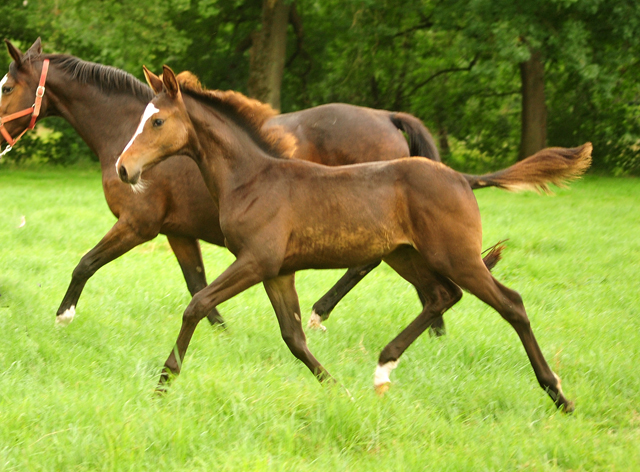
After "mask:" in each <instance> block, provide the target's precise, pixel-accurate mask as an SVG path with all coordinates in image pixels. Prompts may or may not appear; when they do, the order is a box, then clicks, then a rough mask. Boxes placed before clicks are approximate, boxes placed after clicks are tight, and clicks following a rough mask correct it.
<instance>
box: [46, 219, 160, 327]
mask: <svg viewBox="0 0 640 472" xmlns="http://www.w3.org/2000/svg"><path fill="white" fill-rule="evenodd" d="M157 234H158V233H157V232H155V233H154V232H148V233H147V234H140V233H139V232H137V231H135V229H134V228H133V227H132V226H131V225H129V224H128V223H126V222H124V221H123V220H118V221H117V222H116V224H115V225H113V227H112V228H111V229H110V230H109V232H108V233H107V234H106V235H105V236H104V237H103V238H102V240H101V241H100V242H99V243H98V244H97V245H96V246H95V247H94V248H93V249H91V250H90V251H89V252H88V253H86V254H85V255H84V256H83V257H82V259H80V262H79V263H78V265H77V266H76V268H75V269H74V270H73V275H72V277H71V284H70V285H69V288H68V289H67V293H66V294H65V296H64V298H63V300H62V303H61V304H60V308H58V311H57V313H56V324H57V325H60V326H66V325H68V324H69V323H71V321H73V317H74V316H75V313H76V307H77V306H78V299H79V298H80V295H81V294H82V289H83V288H84V286H85V284H86V283H87V280H89V278H91V276H93V274H95V273H96V271H97V270H98V269H100V268H101V267H102V266H104V265H105V264H108V263H109V262H111V261H112V260H114V259H117V258H118V257H120V256H122V255H123V254H125V253H127V252H128V251H130V250H131V249H133V248H134V247H136V246H138V245H139V244H142V243H144V242H146V241H149V240H151V239H153V238H154V237H156V236H157Z"/></svg>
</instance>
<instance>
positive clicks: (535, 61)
mask: <svg viewBox="0 0 640 472" xmlns="http://www.w3.org/2000/svg"><path fill="white" fill-rule="evenodd" d="M520 78H521V80H522V136H521V138H520V155H519V159H524V158H525V157H528V156H530V155H532V154H535V153H536V152H538V151H539V150H540V149H542V148H544V147H546V145H547V105H546V103H545V99H544V64H543V63H542V56H541V54H540V52H539V51H533V52H532V53H531V58H530V59H529V60H528V61H527V62H521V63H520Z"/></svg>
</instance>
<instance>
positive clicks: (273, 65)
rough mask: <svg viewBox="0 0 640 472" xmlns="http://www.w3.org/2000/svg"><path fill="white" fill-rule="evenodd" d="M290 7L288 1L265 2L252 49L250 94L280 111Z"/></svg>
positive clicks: (264, 0) (274, 0) (273, 0)
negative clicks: (260, 26) (260, 25)
mask: <svg viewBox="0 0 640 472" xmlns="http://www.w3.org/2000/svg"><path fill="white" fill-rule="evenodd" d="M290 8H291V3H285V0H263V2H262V28H261V29H260V30H259V31H256V32H255V33H254V36H253V46H252V47H251V59H250V63H249V82H248V84H247V85H248V89H249V95H250V96H252V97H254V98H257V99H258V100H260V101H262V102H266V103H269V104H270V105H271V106H272V107H273V108H275V109H276V110H280V87H281V85H282V74H283V72H284V64H285V55H286V47H287V25H288V23H289V10H290Z"/></svg>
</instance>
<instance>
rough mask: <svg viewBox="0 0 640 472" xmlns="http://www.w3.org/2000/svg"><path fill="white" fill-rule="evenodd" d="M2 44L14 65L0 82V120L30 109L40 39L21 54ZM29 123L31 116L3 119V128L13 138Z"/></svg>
mask: <svg viewBox="0 0 640 472" xmlns="http://www.w3.org/2000/svg"><path fill="white" fill-rule="evenodd" d="M5 43H6V44H7V50H8V51H9V55H10V56H11V58H12V59H13V62H12V63H11V64H10V65H9V72H8V73H7V74H6V75H5V76H4V77H3V78H2V80H0V118H6V117H8V116H9V115H12V114H14V113H17V112H20V111H23V110H28V109H30V108H31V107H32V106H33V104H34V102H35V97H36V90H37V88H38V83H39V81H40V74H41V72H42V58H41V54H42V44H41V42H40V38H38V39H36V41H35V43H33V45H32V46H31V47H30V48H29V50H28V51H27V52H25V53H24V54H23V53H22V52H20V50H19V49H18V48H17V47H15V46H14V45H13V44H11V43H10V42H9V41H7V40H6V39H5ZM44 100H45V101H46V96H45V97H44ZM44 107H45V105H43V108H44ZM30 120H31V114H26V115H24V116H21V117H19V118H16V119H13V120H10V121H6V122H4V120H3V125H4V127H5V129H6V131H7V132H8V133H9V135H11V136H12V137H14V138H15V137H16V136H17V135H19V134H20V133H22V132H23V131H24V130H26V129H27V127H28V126H29V122H30ZM4 141H6V139H5V138H4V136H3V135H1V134H0V143H2V142H4Z"/></svg>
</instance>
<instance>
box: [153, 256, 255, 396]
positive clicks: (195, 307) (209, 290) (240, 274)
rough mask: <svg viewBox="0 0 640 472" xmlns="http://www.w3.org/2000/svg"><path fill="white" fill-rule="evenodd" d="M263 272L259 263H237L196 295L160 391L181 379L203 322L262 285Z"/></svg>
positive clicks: (167, 365)
mask: <svg viewBox="0 0 640 472" xmlns="http://www.w3.org/2000/svg"><path fill="white" fill-rule="evenodd" d="M261 274H262V271H261V270H260V267H258V266H257V265H256V264H255V263H252V262H249V261H247V260H242V259H237V260H236V261H235V262H234V263H233V264H231V265H230V266H229V267H228V268H227V269H226V270H225V271H224V272H223V273H222V274H221V275H220V276H219V277H218V278H217V279H215V280H214V281H213V282H211V283H210V284H209V285H207V286H206V287H205V288H203V289H202V290H200V291H199V292H198V293H196V294H195V295H194V296H193V298H192V299H191V302H190V303H189V305H188V306H187V309H186V310H185V311H184V314H183V315H182V326H181V328H180V334H178V339H177V341H176V344H175V345H174V348H173V349H172V350H171V354H169V357H168V358H167V361H166V362H165V364H164V370H163V372H162V375H161V376H160V383H159V385H158V388H157V390H158V391H160V392H162V391H164V384H165V383H166V382H167V381H168V380H169V377H170V376H171V375H174V376H175V375H178V374H179V373H180V371H181V370H182V362H183V361H184V356H185V354H186V352H187V348H188V347H189V342H190V341H191V337H192V336H193V332H194V331H195V329H196V326H198V323H199V322H200V320H202V318H204V317H205V316H207V315H208V314H209V313H211V310H212V309H213V308H215V307H216V306H217V305H219V304H220V303H222V302H224V301H226V300H228V299H230V298H231V297H233V296H235V295H237V294H238V293H240V292H242V291H243V290H246V289H248V288H249V287H251V286H252V285H255V284H257V283H258V282H260V281H262V279H263V277H262V275H261Z"/></svg>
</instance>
